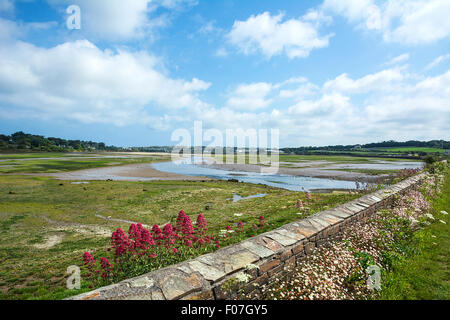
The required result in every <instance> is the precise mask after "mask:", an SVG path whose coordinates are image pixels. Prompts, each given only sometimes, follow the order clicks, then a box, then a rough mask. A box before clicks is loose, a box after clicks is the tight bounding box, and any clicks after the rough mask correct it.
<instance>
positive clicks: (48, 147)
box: [0, 131, 450, 154]
mask: <svg viewBox="0 0 450 320" xmlns="http://www.w3.org/2000/svg"><path fill="white" fill-rule="evenodd" d="M396 147H397V148H398V147H426V148H441V149H450V141H444V140H432V141H428V142H424V141H415V140H411V141H406V142H397V141H392V140H391V141H384V142H378V143H369V144H364V145H357V146H355V145H336V146H326V147H296V148H282V149H280V152H283V153H290V154H305V153H306V154H307V153H315V152H320V153H327V152H333V151H338V152H345V151H354V150H355V149H362V150H367V149H372V150H375V149H377V148H396ZM206 149H208V150H207V151H208V152H211V153H212V154H214V153H215V151H216V150H215V149H214V148H206V147H202V150H203V151H204V152H205V151H206ZM0 150H6V151H48V152H49V151H51V152H71V151H84V152H86V151H126V152H171V151H172V150H173V147H171V146H151V147H129V148H124V147H115V146H107V145H106V144H105V143H103V142H93V141H82V140H66V139H61V138H53V137H49V138H46V137H44V136H41V135H34V134H27V133H24V132H22V131H19V132H16V133H13V134H12V135H3V134H0ZM239 150H240V151H242V149H241V148H223V153H224V154H226V153H227V151H228V152H230V151H231V152H233V153H234V152H238V151H239ZM194 151H198V148H196V147H192V148H191V152H194ZM246 151H248V149H246ZM259 151H260V150H257V153H259ZM269 153H270V152H269Z"/></svg>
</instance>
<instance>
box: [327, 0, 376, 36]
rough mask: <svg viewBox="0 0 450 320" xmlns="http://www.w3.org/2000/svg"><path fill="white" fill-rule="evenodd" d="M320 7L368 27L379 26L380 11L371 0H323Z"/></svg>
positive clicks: (374, 27)
mask: <svg viewBox="0 0 450 320" xmlns="http://www.w3.org/2000/svg"><path fill="white" fill-rule="evenodd" d="M322 8H323V9H324V10H325V11H326V12H327V11H331V12H333V13H336V14H339V15H342V16H344V17H346V18H347V19H348V20H349V21H350V22H351V23H357V24H358V25H361V26H364V27H366V28H368V29H371V30H372V29H374V30H379V29H380V28H381V12H380V9H379V8H378V7H377V6H376V5H375V4H374V2H373V1H372V0H325V1H324V3H323V4H322Z"/></svg>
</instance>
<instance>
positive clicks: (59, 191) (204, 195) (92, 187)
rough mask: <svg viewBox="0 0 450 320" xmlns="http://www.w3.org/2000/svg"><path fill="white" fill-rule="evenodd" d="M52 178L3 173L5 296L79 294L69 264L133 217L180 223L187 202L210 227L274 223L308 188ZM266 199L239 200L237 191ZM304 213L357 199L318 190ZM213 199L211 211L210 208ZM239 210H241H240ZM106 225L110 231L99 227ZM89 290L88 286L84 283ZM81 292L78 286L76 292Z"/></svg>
mask: <svg viewBox="0 0 450 320" xmlns="http://www.w3.org/2000/svg"><path fill="white" fill-rule="evenodd" d="M60 184H61V181H59V180H55V179H52V178H49V177H31V176H14V175H8V176H1V175H0V221H1V224H0V299H60V298H63V297H67V296H70V295H73V294H74V292H73V291H67V290H66V289H64V288H65V281H66V280H65V279H66V275H65V271H66V269H67V267H68V266H70V265H79V264H80V263H81V257H82V254H83V252H85V251H87V250H89V251H91V252H92V251H93V252H97V254H101V253H102V252H104V250H105V248H106V247H107V246H108V244H109V236H108V235H109V234H110V232H112V231H113V230H115V229H116V228H118V227H121V228H123V229H125V230H127V229H128V227H129V223H122V222H116V221H113V220H105V219H102V218H100V217H97V216H96V215H101V216H103V217H111V218H112V219H123V220H129V221H135V222H141V223H143V224H147V225H153V224H160V225H162V224H166V223H168V222H172V223H173V222H175V220H176V217H177V214H178V212H179V210H181V209H183V210H185V211H186V213H188V214H189V215H190V216H191V217H192V218H193V219H196V218H197V215H198V214H200V213H203V214H205V216H206V219H207V221H208V224H209V229H210V231H211V232H212V233H216V232H218V231H219V230H221V229H224V227H225V226H227V225H233V224H234V223H236V222H238V221H242V222H244V223H245V222H248V223H254V222H255V221H257V219H258V217H259V216H261V215H263V216H265V217H266V220H267V222H268V224H269V226H270V227H271V228H276V227H278V226H281V225H283V224H286V223H288V222H291V221H295V220H298V219H301V218H302V216H299V215H297V213H298V210H297V209H296V208H295V204H296V202H297V199H302V201H306V200H305V195H304V194H302V193H299V192H293V191H288V190H283V189H277V188H271V187H267V186H262V185H253V184H245V183H234V182H227V181H207V182H185V181H151V182H124V181H120V182H107V181H91V182H90V183H89V184H85V185H74V184H71V183H70V182H69V181H65V182H63V183H62V184H63V185H60ZM259 193H266V194H268V196H267V197H265V198H256V199H248V200H243V201H240V202H236V203H233V202H232V201H231V200H228V199H230V198H232V197H233V194H238V195H240V196H243V197H245V196H249V195H254V194H259ZM313 197H314V199H315V200H314V203H313V204H312V205H311V208H310V210H308V211H305V216H306V215H308V214H311V213H314V212H317V211H321V210H324V209H326V208H328V207H332V206H335V205H338V204H340V203H344V202H347V201H349V200H350V199H353V198H355V197H356V196H355V195H349V194H342V193H340V194H314V195H313ZM206 205H210V207H211V210H208V211H205V210H204V209H205V206H206ZM235 213H243V216H242V217H235V216H234V214H235ZM102 229H105V230H106V232H107V234H108V235H107V236H101V235H99V234H97V233H96V232H98V231H101V230H102ZM49 236H54V237H58V238H59V239H60V240H61V242H60V243H57V244H56V245H54V246H51V247H49V248H47V249H38V248H37V247H35V246H36V245H41V244H43V243H45V242H46V240H47V239H48V237H49ZM83 290H87V288H84V289H83ZM77 293H79V292H77Z"/></svg>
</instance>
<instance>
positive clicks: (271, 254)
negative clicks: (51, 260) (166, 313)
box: [66, 173, 426, 300]
mask: <svg viewBox="0 0 450 320" xmlns="http://www.w3.org/2000/svg"><path fill="white" fill-rule="evenodd" d="M425 176H426V174H425V173H421V174H419V175H416V176H413V177H410V178H409V179H407V180H404V181H402V182H400V183H398V184H396V185H393V186H390V187H388V188H386V189H383V190H379V191H376V192H374V193H371V194H368V195H365V196H363V197H361V198H360V199H356V200H353V201H350V202H348V203H345V204H343V205H341V206H338V207H336V208H333V209H329V210H326V211H322V212H319V213H316V214H314V215H312V216H310V217H307V218H305V219H302V220H299V221H296V222H293V223H290V224H287V225H285V226H283V227H281V228H278V229H276V230H273V231H270V232H266V233H264V234H261V235H258V236H257V237H254V238H250V239H246V240H244V241H243V242H241V243H238V244H235V245H231V246H229V247H226V248H223V249H220V250H217V251H215V252H213V253H209V254H206V255H202V256H200V257H197V258H195V259H192V260H189V261H184V262H181V263H179V264H177V265H173V266H169V267H166V268H163V269H159V270H155V271H153V272H150V273H147V274H144V275H141V276H139V277H135V278H131V279H127V280H124V281H122V282H119V283H116V284H112V285H110V286H106V287H102V288H98V289H96V290H93V291H90V292H86V293H83V294H79V295H75V296H72V297H69V298H67V299H66V300H105V299H108V300H127V299H147V300H165V299H167V300H176V299H184V298H187V299H189V298H190V297H193V298H195V297H198V298H202V297H209V298H213V299H214V298H215V296H214V295H212V290H213V289H214V288H216V286H217V284H218V283H221V282H223V281H225V279H227V278H228V277H231V276H234V275H235V274H237V273H239V272H242V270H243V269H244V268H245V267H246V266H247V265H249V264H254V263H256V264H258V265H264V264H267V263H268V262H270V261H272V260H273V261H274V262H273V263H276V262H277V261H278V260H279V259H278V258H276V257H279V255H280V254H282V253H283V252H286V251H288V250H291V249H292V248H295V246H300V245H301V247H302V248H303V247H304V250H306V251H308V250H310V249H312V247H313V246H315V243H314V237H315V236H316V235H318V234H320V232H322V231H323V230H326V229H327V228H329V227H330V226H334V225H339V224H341V223H345V221H348V220H349V219H354V217H356V216H357V215H358V214H359V213H361V212H364V211H366V210H367V209H369V208H370V207H371V206H374V205H376V204H380V203H381V204H383V203H384V202H385V200H386V199H387V198H390V197H392V196H393V195H394V194H397V193H398V192H401V191H403V190H405V189H407V188H409V187H411V186H412V185H415V184H416V183H418V182H420V181H421V180H422V179H423V178H424V177H425ZM311 239H313V240H311ZM321 241H322V240H321ZM323 241H325V240H323ZM269 277H270V275H269Z"/></svg>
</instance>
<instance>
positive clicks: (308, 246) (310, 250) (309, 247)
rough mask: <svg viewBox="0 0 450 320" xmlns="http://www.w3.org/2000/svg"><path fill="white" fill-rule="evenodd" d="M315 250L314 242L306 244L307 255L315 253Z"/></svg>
mask: <svg viewBox="0 0 450 320" xmlns="http://www.w3.org/2000/svg"><path fill="white" fill-rule="evenodd" d="M315 249H316V244H315V243H314V242H308V243H306V245H305V253H306V254H307V255H310V254H311V253H313V252H314V250H315Z"/></svg>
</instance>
